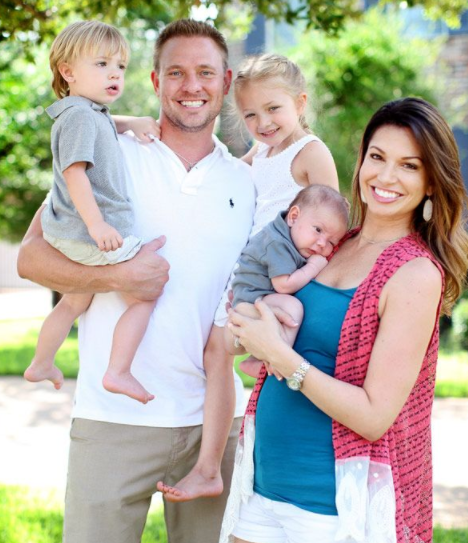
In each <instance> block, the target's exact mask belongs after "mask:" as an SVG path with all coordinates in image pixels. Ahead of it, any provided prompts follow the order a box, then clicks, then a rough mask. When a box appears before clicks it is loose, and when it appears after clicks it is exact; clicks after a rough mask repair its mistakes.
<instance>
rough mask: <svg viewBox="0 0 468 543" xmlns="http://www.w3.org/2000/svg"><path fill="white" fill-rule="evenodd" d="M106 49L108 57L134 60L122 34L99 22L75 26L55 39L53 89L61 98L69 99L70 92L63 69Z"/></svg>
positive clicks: (52, 64)
mask: <svg viewBox="0 0 468 543" xmlns="http://www.w3.org/2000/svg"><path fill="white" fill-rule="evenodd" d="M102 46H104V47H105V48H106V53H105V54H106V56H113V55H116V54H119V55H121V57H122V60H123V61H124V62H128V60H129V58H130V48H129V46H128V43H127V41H126V40H125V38H124V37H123V36H122V34H121V33H120V32H119V31H118V30H117V29H116V28H114V27H113V26H110V25H108V24H105V23H101V22H99V21H79V22H77V23H73V24H71V25H69V26H67V28H65V29H64V30H62V32H60V34H59V35H58V36H57V37H56V38H55V40H54V42H53V44H52V47H51V49H50V55H49V62H50V69H51V70H52V74H53V79H52V89H53V90H54V92H55V94H56V96H57V97H58V98H64V97H65V96H68V94H69V92H70V89H69V88H68V83H67V82H66V81H65V79H64V78H63V77H62V75H61V73H60V71H59V66H60V65H61V64H63V63H64V62H68V63H73V62H74V61H75V60H76V59H77V58H79V57H81V56H83V55H87V54H90V55H93V54H96V53H97V51H98V50H99V49H100V48H101V47H102Z"/></svg>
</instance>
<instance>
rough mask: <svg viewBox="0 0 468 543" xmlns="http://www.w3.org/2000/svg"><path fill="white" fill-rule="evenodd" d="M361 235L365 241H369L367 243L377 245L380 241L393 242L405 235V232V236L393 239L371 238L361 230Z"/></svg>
mask: <svg viewBox="0 0 468 543" xmlns="http://www.w3.org/2000/svg"><path fill="white" fill-rule="evenodd" d="M360 236H361V238H362V239H363V240H364V241H367V243H370V244H371V245H377V244H378V243H393V242H394V241H398V240H399V239H401V238H402V237H404V236H405V234H403V236H398V237H397V238H393V239H371V238H368V237H367V236H365V235H364V234H363V233H362V231H361V233H360Z"/></svg>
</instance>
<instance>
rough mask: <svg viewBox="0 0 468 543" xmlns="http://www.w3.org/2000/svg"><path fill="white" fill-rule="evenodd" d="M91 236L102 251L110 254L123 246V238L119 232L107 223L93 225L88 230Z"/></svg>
mask: <svg viewBox="0 0 468 543" xmlns="http://www.w3.org/2000/svg"><path fill="white" fill-rule="evenodd" d="M88 232H89V235H90V236H91V237H92V238H93V239H94V241H95V242H96V245H97V246H98V248H99V250H100V251H104V252H106V253H108V252H109V251H115V250H116V249H118V248H119V247H122V245H123V239H122V236H121V235H120V234H119V233H118V232H117V230H116V229H115V228H114V227H113V226H111V225H110V224H107V223H106V222H105V221H102V222H98V223H96V224H93V225H92V226H91V227H90V228H89V229H88Z"/></svg>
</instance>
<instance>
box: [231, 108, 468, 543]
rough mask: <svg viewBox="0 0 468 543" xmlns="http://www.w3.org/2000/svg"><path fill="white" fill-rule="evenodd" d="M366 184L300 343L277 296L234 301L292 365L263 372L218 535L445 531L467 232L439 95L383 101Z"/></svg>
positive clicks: (403, 535)
mask: <svg viewBox="0 0 468 543" xmlns="http://www.w3.org/2000/svg"><path fill="white" fill-rule="evenodd" d="M353 197H354V208H353V222H354V224H356V225H359V226H358V227H357V228H355V229H353V230H351V231H350V232H349V233H348V235H347V236H346V237H345V239H344V241H343V242H342V243H341V245H340V247H339V250H338V251H337V252H336V253H335V255H334V256H333V257H332V258H331V260H330V262H329V264H328V266H326V267H325V269H324V270H323V271H322V272H321V273H320V274H319V275H318V277H317V279H316V280H314V281H312V282H311V283H310V284H309V285H307V286H306V287H304V288H303V289H302V290H301V291H300V292H299V293H298V294H297V296H298V298H299V299H300V300H301V301H302V303H303V305H304V310H305V316H304V322H303V324H302V327H301V330H300V331H299V334H298V337H297V340H296V344H295V346H294V349H295V350H293V349H291V348H290V347H289V346H288V345H287V344H286V342H285V341H284V339H283V337H282V335H281V327H280V325H279V323H278V320H277V319H276V317H275V315H274V314H273V312H272V311H271V310H270V309H269V308H268V307H267V306H266V304H264V303H262V302H257V303H256V307H257V309H258V311H259V312H260V315H261V317H260V319H259V320H253V319H250V318H248V317H243V316H241V315H240V314H238V313H236V312H235V311H231V314H230V324H229V326H230V328H231V330H232V332H233V334H234V335H235V336H237V337H238V338H239V341H240V343H241V344H242V345H243V346H244V347H245V349H246V350H247V351H249V352H251V353H252V354H253V355H254V356H256V357H257V358H259V359H261V360H266V361H267V362H268V363H269V372H270V373H271V372H274V373H275V375H280V376H283V377H284V378H286V380H279V381H278V380H276V379H275V378H274V377H268V378H267V377H266V373H267V372H266V369H265V368H264V369H263V371H262V373H261V375H260V377H259V380H258V381H257V384H256V387H255V389H254V392H253V394H252V398H251V400H250V403H249V407H248V409H247V414H246V417H245V421H244V429H243V430H244V431H243V436H242V437H241V443H240V447H239V449H238V455H237V459H236V464H237V465H236V471H235V474H234V477H233V485H232V490H231V496H230V498H229V502H228V507H227V511H226V515H225V521H224V524H223V532H222V537H221V541H225V540H227V538H228V536H229V539H230V540H231V541H232V540H233V536H234V541H236V542H237V543H243V542H246V541H247V542H252V543H273V542H277V543H286V542H288V543H306V542H314V543H315V542H320V543H327V542H329V541H330V542H331V541H346V542H354V541H355V542H357V541H368V542H372V543H379V542H386V543H387V542H398V543H403V542H411V543H413V542H419V543H422V542H424V543H427V542H429V541H432V467H431V442H430V440H431V437H430V417H431V408H432V402H433V393H434V382H435V367H436V361H437V348H438V318H439V314H440V312H443V313H448V312H449V311H450V308H451V306H452V305H453V303H454V302H455V300H456V299H457V298H458V296H459V295H460V293H461V291H462V284H463V280H464V277H465V274H466V270H467V252H468V236H467V233H466V231H465V230H464V225H463V219H464V217H463V214H464V212H465V211H466V192H465V188H464V185H463V180H462V177H461V173H460V162H459V157H458V151H457V146H456V143H455V140H454V138H453V134H452V132H451V130H450V128H449V127H448V125H447V124H446V122H445V121H444V120H443V119H442V117H441V116H440V114H439V112H438V111H437V110H436V109H435V108H434V107H433V106H432V105H431V104H429V103H427V102H425V101H423V100H420V99H416V98H405V99H402V100H397V101H395V102H390V103H388V104H386V105H385V106H383V107H382V108H381V109H380V110H379V111H377V113H375V115H374V116H373V117H372V119H371V120H370V122H369V124H368V126H367V128H366V130H365V132H364V136H363V139H362V143H361V149H360V152H359V158H358V164H357V167H356V172H355V176H354V183H353ZM260 390H261V395H259V393H260ZM254 417H255V430H254ZM255 434H256V437H255V451H254V452H253V439H254V435H255ZM252 455H253V457H254V463H255V474H253V467H254V463H253V462H252ZM252 480H253V491H254V492H252ZM239 498H242V505H241V506H240V511H239V507H238V502H239V501H240V500H239Z"/></svg>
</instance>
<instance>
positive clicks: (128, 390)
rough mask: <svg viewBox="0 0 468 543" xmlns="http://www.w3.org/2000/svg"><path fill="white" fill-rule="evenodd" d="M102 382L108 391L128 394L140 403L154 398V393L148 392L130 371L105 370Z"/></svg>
mask: <svg viewBox="0 0 468 543" xmlns="http://www.w3.org/2000/svg"><path fill="white" fill-rule="evenodd" d="M102 384H103V385H104V388H105V389H106V390H108V391H109V392H113V393H114V394H125V396H129V397H130V398H133V399H134V400H138V401H139V402H141V403H148V402H150V401H151V400H154V395H153V394H150V393H149V392H148V391H147V390H146V389H145V388H144V387H143V386H142V385H141V384H140V383H139V381H137V380H136V379H135V377H133V375H132V374H131V373H130V372H128V373H116V372H112V371H110V370H107V371H106V373H105V375H104V378H103V380H102Z"/></svg>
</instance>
